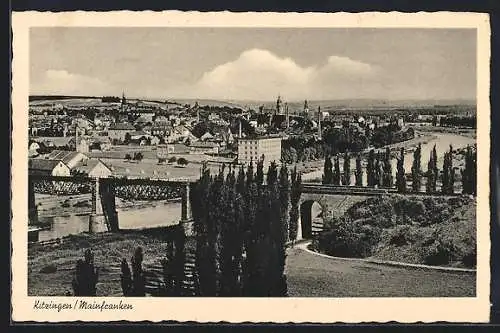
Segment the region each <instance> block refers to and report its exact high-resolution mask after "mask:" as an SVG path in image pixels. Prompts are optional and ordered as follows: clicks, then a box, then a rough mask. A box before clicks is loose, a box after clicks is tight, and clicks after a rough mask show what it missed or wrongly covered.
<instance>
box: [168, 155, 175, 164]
mask: <svg viewBox="0 0 500 333" xmlns="http://www.w3.org/2000/svg"><path fill="white" fill-rule="evenodd" d="M175 162H177V158H176V157H175V156H172V157H170V158H169V159H168V163H175Z"/></svg>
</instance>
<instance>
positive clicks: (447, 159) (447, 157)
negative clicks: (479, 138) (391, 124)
mask: <svg viewBox="0 0 500 333" xmlns="http://www.w3.org/2000/svg"><path fill="white" fill-rule="evenodd" d="M421 156H422V147H421V145H418V147H417V149H416V150H415V151H414V153H413V165H412V168H411V179H412V186H411V188H412V191H413V192H419V191H420V189H421V186H422V175H423V174H424V172H423V171H422V167H421V162H420V160H421ZM400 158H401V159H404V151H403V149H401V157H400ZM437 159H438V158H437V153H436V146H434V148H433V149H432V151H431V153H430V156H429V162H428V163H427V172H426V174H425V175H426V177H427V182H426V184H425V190H426V192H427V193H436V192H438V190H437V181H438V179H441V190H440V192H441V193H443V194H453V193H455V181H456V174H455V167H454V166H453V146H451V145H450V149H449V150H448V151H447V152H445V153H444V156H443V166H442V170H439V168H438V164H437ZM476 160H477V152H476V151H475V150H473V149H472V148H471V147H470V146H467V148H466V151H465V165H464V167H463V168H462V169H461V170H460V172H461V180H462V193H464V194H472V195H476V179H477V163H476ZM399 169H400V167H399V166H398V174H400V173H401V174H402V175H404V170H399ZM398 190H399V191H400V192H405V191H406V181H404V186H403V183H401V186H398Z"/></svg>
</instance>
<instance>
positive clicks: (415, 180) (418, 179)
mask: <svg viewBox="0 0 500 333" xmlns="http://www.w3.org/2000/svg"><path fill="white" fill-rule="evenodd" d="M421 152H422V145H421V144H420V143H419V144H418V147H417V149H415V152H414V153H413V165H412V167H411V179H412V183H411V188H412V191H413V192H419V191H420V186H421V184H422V170H421V166H420V165H421V161H420V159H421Z"/></svg>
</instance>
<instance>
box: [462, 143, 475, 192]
mask: <svg viewBox="0 0 500 333" xmlns="http://www.w3.org/2000/svg"><path fill="white" fill-rule="evenodd" d="M476 159H477V152H473V151H472V148H471V147H470V146H467V149H466V152H465V166H464V168H463V169H462V192H463V193H465V194H473V195H475V194H476V192H477V188H476V187H477V161H476Z"/></svg>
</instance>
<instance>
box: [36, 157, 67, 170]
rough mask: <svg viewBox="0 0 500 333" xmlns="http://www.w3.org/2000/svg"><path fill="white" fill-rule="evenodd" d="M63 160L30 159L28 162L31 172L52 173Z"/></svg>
mask: <svg viewBox="0 0 500 333" xmlns="http://www.w3.org/2000/svg"><path fill="white" fill-rule="evenodd" d="M61 162H62V161H61V160H46V159H43V158H30V159H29V160H28V169H30V170H43V171H52V170H54V168H55V167H56V165H58V164H59V163H61Z"/></svg>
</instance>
